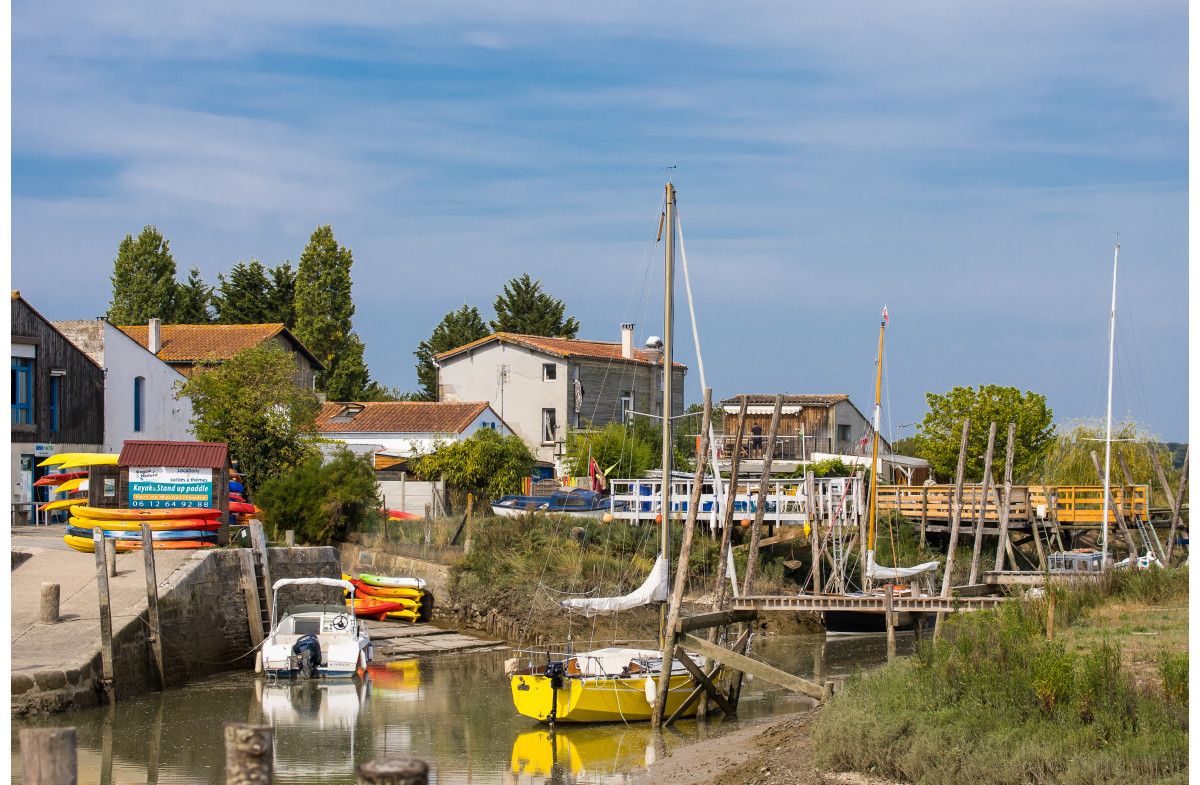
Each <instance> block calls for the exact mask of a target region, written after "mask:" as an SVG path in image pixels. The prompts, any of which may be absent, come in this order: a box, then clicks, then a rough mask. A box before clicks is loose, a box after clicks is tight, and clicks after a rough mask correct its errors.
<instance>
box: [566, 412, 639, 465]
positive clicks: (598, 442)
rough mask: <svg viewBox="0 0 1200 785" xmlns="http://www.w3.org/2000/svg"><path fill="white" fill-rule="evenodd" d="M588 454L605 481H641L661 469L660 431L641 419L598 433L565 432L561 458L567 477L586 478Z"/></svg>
mask: <svg viewBox="0 0 1200 785" xmlns="http://www.w3.org/2000/svg"><path fill="white" fill-rule="evenodd" d="M589 454H590V455H591V456H592V457H593V458H595V459H596V464H597V465H598V466H599V467H600V470H601V471H602V472H604V475H605V476H606V477H641V476H643V475H644V474H645V473H646V472H647V471H648V470H650V469H657V468H658V467H659V466H661V465H662V431H661V430H660V429H659V428H655V427H653V426H650V425H648V424H647V423H646V420H645V418H642V417H635V418H632V421H631V422H628V423H619V422H610V423H609V424H608V425H605V426H604V427H603V428H601V429H600V430H588V431H581V430H575V429H570V430H568V431H567V448H566V455H565V456H564V458H563V466H564V468H565V469H566V472H567V474H568V475H570V476H573V477H585V476H587V474H588V455H589Z"/></svg>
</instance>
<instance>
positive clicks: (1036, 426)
mask: <svg viewBox="0 0 1200 785" xmlns="http://www.w3.org/2000/svg"><path fill="white" fill-rule="evenodd" d="M925 400H926V402H927V403H928V404H929V411H928V412H927V413H926V414H925V419H924V420H923V421H922V422H921V424H920V426H918V428H917V435H916V437H915V438H916V440H917V444H918V452H919V453H920V457H922V458H924V459H926V460H927V461H929V464H930V465H931V466H932V467H933V471H934V472H935V473H936V474H937V475H938V476H939V477H953V476H954V473H955V469H956V467H957V465H958V448H959V443H960V441H961V438H962V424H963V420H964V418H966V417H970V418H971V431H970V434H969V436H968V440H967V466H966V477H965V480H966V482H979V481H980V480H981V479H983V464H984V459H985V457H986V452H987V435H988V427H989V425H990V424H991V423H993V422H994V423H996V425H997V427H996V447H995V453H994V456H998V459H997V457H993V462H994V465H995V466H998V467H999V469H998V470H997V474H999V473H1000V472H1002V471H1003V464H1004V452H1005V449H1006V445H1005V440H1006V438H1007V433H1008V424H1009V423H1010V422H1015V423H1016V424H1017V443H1016V450H1015V455H1014V460H1013V463H1014V469H1013V476H1014V478H1016V479H1018V480H1019V481H1021V480H1024V479H1025V478H1027V477H1028V476H1029V473H1030V472H1031V471H1032V470H1034V469H1035V468H1036V467H1037V466H1038V465H1039V464H1040V463H1041V460H1042V458H1043V457H1044V456H1045V455H1046V453H1047V452H1048V451H1049V449H1050V446H1051V442H1052V440H1053V438H1054V424H1053V419H1054V412H1053V410H1051V409H1049V408H1047V406H1046V396H1044V395H1038V394H1037V393H1033V392H1025V393H1022V392H1021V391H1020V390H1018V389H1017V388H1016V387H1000V386H997V385H994V384H987V385H980V386H979V389H978V390H976V389H975V388H974V387H955V388H954V389H952V390H951V391H950V392H948V393H946V394H945V395H937V394H935V393H926V394H925Z"/></svg>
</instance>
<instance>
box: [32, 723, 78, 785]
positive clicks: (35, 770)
mask: <svg viewBox="0 0 1200 785" xmlns="http://www.w3.org/2000/svg"><path fill="white" fill-rule="evenodd" d="M20 738H21V767H22V769H23V770H24V782H25V785H76V783H77V782H78V781H79V777H78V771H79V770H78V761H77V756H76V754H75V729H74V728H25V729H24V730H22V731H21V736H20Z"/></svg>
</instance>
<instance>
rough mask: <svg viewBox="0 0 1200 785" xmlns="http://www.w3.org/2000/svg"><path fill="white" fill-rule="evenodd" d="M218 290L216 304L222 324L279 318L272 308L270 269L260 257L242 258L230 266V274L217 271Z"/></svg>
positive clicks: (249, 322)
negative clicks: (268, 271)
mask: <svg viewBox="0 0 1200 785" xmlns="http://www.w3.org/2000/svg"><path fill="white" fill-rule="evenodd" d="M217 281H218V284H217V292H216V295H215V296H214V297H213V304H214V305H215V306H216V309H217V323H218V324H267V323H270V322H273V321H275V320H273V319H271V318H270V317H269V314H270V311H271V302H270V296H271V291H270V290H271V281H270V280H269V279H268V278H267V269H266V268H265V267H263V265H262V263H261V262H259V261H258V260H257V259H251V260H250V263H249V264H246V263H245V262H238V263H237V264H235V265H234V266H233V267H231V268H230V269H229V277H228V278H226V277H225V275H224V274H223V273H218V274H217Z"/></svg>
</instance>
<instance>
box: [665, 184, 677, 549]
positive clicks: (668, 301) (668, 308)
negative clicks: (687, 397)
mask: <svg viewBox="0 0 1200 785" xmlns="http://www.w3.org/2000/svg"><path fill="white" fill-rule="evenodd" d="M666 225H667V238H666V244H665V248H666V263H665V264H664V265H663V267H664V268H665V272H664V285H663V290H664V293H663V321H664V324H663V371H662V373H663V383H662V390H663V406H662V415H663V420H662V423H663V429H662V555H663V558H664V559H667V560H668V563H669V562H670V559H671V367H672V366H671V362H672V361H671V356H672V350H673V349H674V344H675V336H674V332H675V329H674V328H675V296H674V295H675V282H674V278H675V186H674V185H672V184H671V183H667V220H666ZM668 572H669V571H668Z"/></svg>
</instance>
